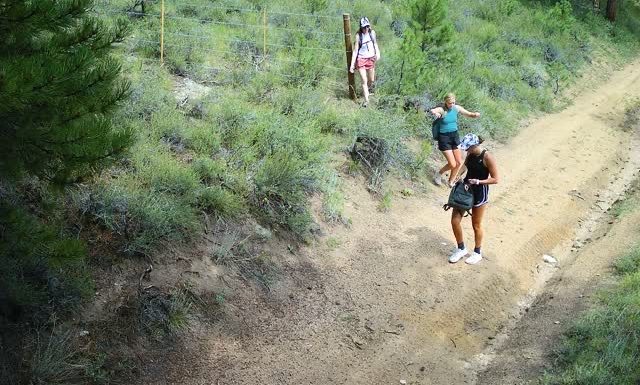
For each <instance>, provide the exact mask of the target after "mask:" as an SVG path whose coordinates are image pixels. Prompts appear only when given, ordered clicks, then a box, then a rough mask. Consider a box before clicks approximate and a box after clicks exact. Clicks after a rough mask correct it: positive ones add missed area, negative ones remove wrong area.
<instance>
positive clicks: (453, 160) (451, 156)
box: [439, 150, 460, 174]
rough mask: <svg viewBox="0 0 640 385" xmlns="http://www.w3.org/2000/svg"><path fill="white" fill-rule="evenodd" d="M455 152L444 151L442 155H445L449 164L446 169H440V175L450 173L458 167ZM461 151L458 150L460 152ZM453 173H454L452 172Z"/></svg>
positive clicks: (445, 166)
mask: <svg viewBox="0 0 640 385" xmlns="http://www.w3.org/2000/svg"><path fill="white" fill-rule="evenodd" d="M453 151H454V150H444V151H442V154H443V155H444V157H445V158H446V159H447V164H445V165H444V167H442V168H441V169H440V171H439V172H440V174H444V173H445V172H447V171H449V170H453V169H455V168H456V166H457V165H458V164H457V162H456V157H455V155H454V153H453ZM459 151H460V150H458V152H459ZM452 173H453V172H452Z"/></svg>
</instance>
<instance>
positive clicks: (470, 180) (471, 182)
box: [469, 179, 480, 184]
mask: <svg viewBox="0 0 640 385" xmlns="http://www.w3.org/2000/svg"><path fill="white" fill-rule="evenodd" d="M469 184H480V179H469Z"/></svg>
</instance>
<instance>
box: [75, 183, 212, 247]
mask: <svg viewBox="0 0 640 385" xmlns="http://www.w3.org/2000/svg"><path fill="white" fill-rule="evenodd" d="M81 205H82V207H84V208H85V210H86V212H88V213H89V214H90V215H91V216H92V217H93V218H94V219H95V220H97V221H98V223H100V224H102V225H103V226H105V227H106V228H107V229H108V230H109V231H111V232H113V233H114V234H116V235H117V236H118V237H119V239H120V243H121V248H122V251H123V252H125V253H128V254H132V253H146V252H149V251H151V250H153V249H154V248H156V247H158V246H159V244H160V242H182V241H185V240H188V239H190V238H191V236H192V235H193V234H195V233H196V231H197V230H198V229H199V227H200V225H199V221H198V217H197V215H196V212H195V209H194V207H192V206H191V205H190V204H188V203H186V202H184V201H182V200H178V199H176V197H175V196H173V195H167V194H163V193H161V192H155V193H153V194H149V192H148V191H147V190H145V189H140V188H139V187H137V186H136V185H135V184H132V183H128V182H127V181H126V180H121V181H117V182H116V181H114V182H112V183H110V184H108V185H96V186H95V187H94V189H93V192H92V194H91V195H90V196H89V198H88V199H87V201H85V202H83V203H81Z"/></svg>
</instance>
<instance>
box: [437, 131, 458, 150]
mask: <svg viewBox="0 0 640 385" xmlns="http://www.w3.org/2000/svg"><path fill="white" fill-rule="evenodd" d="M459 144H460V135H458V131H453V132H445V133H439V134H438V150H440V151H446V150H455V149H457V148H458V145H459Z"/></svg>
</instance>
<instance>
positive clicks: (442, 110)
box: [430, 93, 480, 187]
mask: <svg viewBox="0 0 640 385" xmlns="http://www.w3.org/2000/svg"><path fill="white" fill-rule="evenodd" d="M430 112H431V113H432V114H433V115H434V116H435V117H436V119H439V120H440V121H439V123H437V124H438V125H439V130H438V150H440V151H442V154H444V157H445V158H446V159H447V164H445V165H444V166H443V167H442V168H441V169H440V170H438V171H437V172H436V173H435V175H434V177H433V182H434V183H435V184H436V185H438V186H440V185H442V175H443V174H444V173H445V172H447V171H450V173H449V187H452V186H453V184H454V183H455V181H456V177H457V176H458V171H460V166H462V153H461V152H460V149H458V145H459V144H460V135H459V134H458V114H459V113H460V114H462V115H464V116H466V117H468V118H479V117H480V113H479V112H469V111H467V110H465V109H464V108H463V107H462V106H459V105H457V104H456V96H455V95H454V94H452V93H450V94H448V95H447V96H446V97H445V98H444V107H436V108H434V109H432V110H430Z"/></svg>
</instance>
